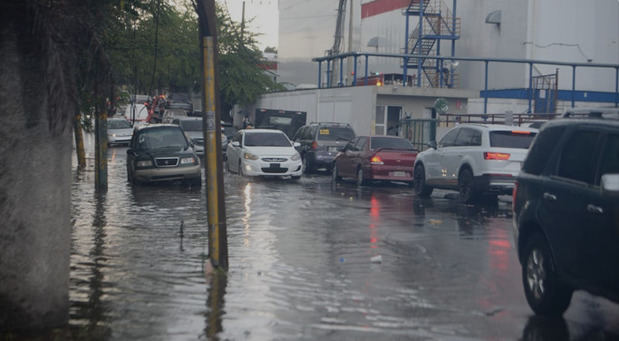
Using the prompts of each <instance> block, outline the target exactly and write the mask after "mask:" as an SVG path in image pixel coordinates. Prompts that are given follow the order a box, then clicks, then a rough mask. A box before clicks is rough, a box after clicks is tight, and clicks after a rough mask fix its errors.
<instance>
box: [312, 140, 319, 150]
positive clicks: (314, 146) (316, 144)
mask: <svg viewBox="0 0 619 341" xmlns="http://www.w3.org/2000/svg"><path fill="white" fill-rule="evenodd" d="M312 149H318V142H316V141H314V142H312Z"/></svg>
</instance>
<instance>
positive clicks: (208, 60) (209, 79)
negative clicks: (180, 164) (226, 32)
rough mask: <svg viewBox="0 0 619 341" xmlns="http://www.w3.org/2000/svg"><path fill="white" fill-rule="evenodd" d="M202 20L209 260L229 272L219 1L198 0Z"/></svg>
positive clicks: (203, 115) (203, 119)
mask: <svg viewBox="0 0 619 341" xmlns="http://www.w3.org/2000/svg"><path fill="white" fill-rule="evenodd" d="M196 10H197V12H198V16H199V20H200V39H201V45H202V68H203V75H202V82H203V94H202V96H203V97H202V100H203V103H204V106H203V107H204V110H202V124H203V127H204V140H205V141H206V149H205V157H204V159H205V162H206V167H205V168H206V188H207V210H208V251H209V260H210V263H211V265H212V266H213V267H214V268H215V269H221V270H224V271H227V270H228V241H227V240H228V239H227V229H226V208H225V200H224V186H223V184H224V181H223V168H222V164H223V159H222V155H221V147H220V146H221V113H220V112H219V110H218V109H217V103H216V93H217V82H216V78H215V75H216V73H215V65H216V59H217V31H216V26H215V0H198V1H197V8H196Z"/></svg>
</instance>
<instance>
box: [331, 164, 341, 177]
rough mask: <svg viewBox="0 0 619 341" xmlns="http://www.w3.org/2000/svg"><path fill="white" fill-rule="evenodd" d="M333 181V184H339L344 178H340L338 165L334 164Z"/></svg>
mask: <svg viewBox="0 0 619 341" xmlns="http://www.w3.org/2000/svg"><path fill="white" fill-rule="evenodd" d="M331 180H332V181H333V182H339V181H340V180H342V177H341V176H340V171H339V170H338V169H337V165H336V164H335V163H334V164H333V167H332V169H331Z"/></svg>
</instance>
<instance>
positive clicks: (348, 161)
mask: <svg viewBox="0 0 619 341" xmlns="http://www.w3.org/2000/svg"><path fill="white" fill-rule="evenodd" d="M358 141H359V138H358V137H356V138H355V139H353V140H352V141H350V142H349V143H348V144H347V145H346V147H344V150H342V152H341V153H340V154H339V156H338V157H337V159H336V163H337V169H338V172H339V173H340V175H341V176H346V177H348V176H351V169H352V157H353V156H354V151H355V145H356V143H357V142H358Z"/></svg>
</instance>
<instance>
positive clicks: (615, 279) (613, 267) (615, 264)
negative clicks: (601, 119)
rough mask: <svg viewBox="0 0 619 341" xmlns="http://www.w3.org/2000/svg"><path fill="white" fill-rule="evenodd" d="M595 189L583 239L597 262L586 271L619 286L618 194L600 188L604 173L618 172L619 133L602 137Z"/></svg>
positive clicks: (606, 285)
mask: <svg viewBox="0 0 619 341" xmlns="http://www.w3.org/2000/svg"><path fill="white" fill-rule="evenodd" d="M601 145H602V148H601V151H602V152H601V154H600V162H599V168H598V171H597V172H596V179H595V190H593V191H591V193H590V196H588V197H587V198H586V202H585V204H586V219H587V222H588V224H587V225H588V226H587V227H586V229H587V230H588V231H587V232H586V233H585V236H584V239H583V243H584V244H585V247H586V252H587V253H588V254H589V256H590V257H591V258H592V259H593V260H594V262H593V263H594V264H592V266H591V267H590V268H587V269H585V270H587V271H589V272H590V273H585V274H584V275H586V276H588V278H593V279H594V280H595V283H594V284H595V285H599V286H601V287H603V288H605V289H608V290H610V289H613V288H614V290H615V291H616V290H618V289H619V271H617V269H619V198H618V197H617V196H615V195H609V194H606V193H604V192H603V191H602V189H601V187H600V186H601V178H602V176H603V175H604V174H619V133H610V134H608V135H606V136H604V137H603V139H602V144H601Z"/></svg>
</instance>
